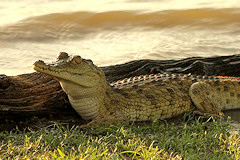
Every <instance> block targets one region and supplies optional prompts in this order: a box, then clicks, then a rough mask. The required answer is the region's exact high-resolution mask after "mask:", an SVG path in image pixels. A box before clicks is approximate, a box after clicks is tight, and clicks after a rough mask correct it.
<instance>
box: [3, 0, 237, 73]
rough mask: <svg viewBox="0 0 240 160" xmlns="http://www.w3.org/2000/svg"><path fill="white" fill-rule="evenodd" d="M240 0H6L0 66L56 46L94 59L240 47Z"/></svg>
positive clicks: (27, 66) (15, 65) (25, 64)
mask: <svg viewBox="0 0 240 160" xmlns="http://www.w3.org/2000/svg"><path fill="white" fill-rule="evenodd" d="M239 26H240V0H212V1H211V2H210V1H207V0H195V1H187V0H185V1H183V0H168V1H166V0H148V1H146V0H144V1H143V0H142V1H141V0H117V1H114V0H94V1H89V0H81V1H78V0H61V1H59V0H39V1H37V2H36V1H30V0H22V1H17V0H11V1H7V0H3V1H1V2H0V46H1V47H0V74H6V75H17V74H22V73H30V72H33V69H32V63H33V62H34V61H36V60H39V59H42V60H44V61H48V62H50V61H53V60H54V59H55V58H56V56H57V53H58V52H59V51H65V52H68V53H70V54H78V55H81V56H82V57H84V58H88V59H92V60H93V61H94V63H95V64H97V65H99V66H106V65H112V64H119V63H124V62H128V61H130V60H136V59H161V60H165V59H180V58H186V57H191V56H214V55H232V54H239V53H240V50H239V49H240V27H239Z"/></svg>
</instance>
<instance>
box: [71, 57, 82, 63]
mask: <svg viewBox="0 0 240 160" xmlns="http://www.w3.org/2000/svg"><path fill="white" fill-rule="evenodd" d="M72 62H74V63H81V62H82V58H81V57H80V56H74V57H73V59H72Z"/></svg>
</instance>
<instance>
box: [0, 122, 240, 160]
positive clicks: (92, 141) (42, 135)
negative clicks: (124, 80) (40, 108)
mask: <svg viewBox="0 0 240 160" xmlns="http://www.w3.org/2000/svg"><path fill="white" fill-rule="evenodd" d="M230 129H231V126H230V125H229V123H228V122H226V121H223V120H218V121H215V120H214V119H212V118H209V119H207V120H204V119H202V118H199V119H195V118H190V119H189V120H188V121H187V122H180V124H177V125H176V124H174V123H170V122H169V123H167V122H164V121H160V122H159V121H156V122H153V123H148V124H147V123H146V124H140V123H136V124H130V125H126V124H121V123H117V124H114V125H102V126H98V127H96V128H94V129H91V128H88V129H80V128H79V127H78V126H73V127H69V126H62V125H60V124H53V125H51V126H48V127H45V128H42V129H40V130H38V131H31V129H26V130H25V131H19V130H17V129H15V130H13V131H11V132H7V131H6V132H1V133H0V159H1V158H2V159H161V158H162V159H240V135H239V132H234V133H230V132H229V130H230Z"/></svg>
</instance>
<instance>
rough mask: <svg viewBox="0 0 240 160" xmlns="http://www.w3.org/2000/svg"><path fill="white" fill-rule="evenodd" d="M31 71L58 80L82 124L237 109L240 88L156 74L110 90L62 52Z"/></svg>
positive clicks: (97, 74) (235, 83)
mask: <svg viewBox="0 0 240 160" xmlns="http://www.w3.org/2000/svg"><path fill="white" fill-rule="evenodd" d="M34 66H35V67H34V69H35V70H36V71H39V72H42V73H46V74H48V75H51V76H53V77H56V78H57V79H58V80H59V82H60V84H61V86H62V88H63V90H64V91H65V92H66V93H67V95H68V98H69V101H70V103H71V105H72V106H73V108H74V109H75V110H76V111H77V113H78V114H79V115H81V117H82V118H83V119H86V120H92V119H96V120H100V119H108V120H129V121H145V120H152V119H164V118H171V117H174V116H177V115H180V114H183V113H185V112H190V111H198V112H200V113H203V114H211V115H218V114H220V113H221V110H227V109H235V108H240V84H239V83H240V82H239V78H235V77H207V76H193V75H183V74H156V75H144V76H137V77H131V78H126V79H124V80H119V81H117V82H113V83H111V84H109V83H108V82H107V81H106V77H105V74H104V72H103V71H102V70H101V69H100V68H99V67H97V66H95V65H94V64H93V63H92V62H91V60H86V59H82V58H81V57H80V56H74V57H70V56H68V54H67V53H65V52H61V53H60V55H59V57H58V58H57V61H56V62H54V63H53V64H45V63H44V62H43V61H37V62H35V63H34Z"/></svg>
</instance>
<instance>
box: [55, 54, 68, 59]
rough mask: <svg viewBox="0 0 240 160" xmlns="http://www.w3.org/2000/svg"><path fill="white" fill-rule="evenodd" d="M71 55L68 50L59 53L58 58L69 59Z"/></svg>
mask: <svg viewBox="0 0 240 160" xmlns="http://www.w3.org/2000/svg"><path fill="white" fill-rule="evenodd" d="M68 57H69V56H68V54H67V53H66V52H60V53H59V56H58V58H57V59H58V60H61V59H67V58H68Z"/></svg>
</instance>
